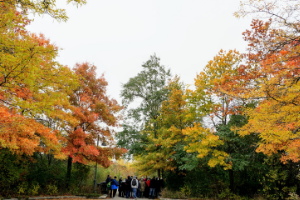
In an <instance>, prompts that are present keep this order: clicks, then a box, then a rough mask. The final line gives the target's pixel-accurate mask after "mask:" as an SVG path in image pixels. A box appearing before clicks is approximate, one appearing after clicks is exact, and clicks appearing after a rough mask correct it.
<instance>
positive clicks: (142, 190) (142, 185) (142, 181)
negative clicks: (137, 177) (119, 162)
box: [141, 179, 146, 198]
mask: <svg viewBox="0 0 300 200" xmlns="http://www.w3.org/2000/svg"><path fill="white" fill-rule="evenodd" d="M145 188H146V182H145V179H142V180H141V198H143V197H144V192H145Z"/></svg>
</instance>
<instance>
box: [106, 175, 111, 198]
mask: <svg viewBox="0 0 300 200" xmlns="http://www.w3.org/2000/svg"><path fill="white" fill-rule="evenodd" d="M109 182H111V179H110V175H107V178H106V181H105V183H106V186H107V187H106V193H107V194H109V191H110V187H108V183H109Z"/></svg>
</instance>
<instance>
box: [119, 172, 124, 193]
mask: <svg viewBox="0 0 300 200" xmlns="http://www.w3.org/2000/svg"><path fill="white" fill-rule="evenodd" d="M122 192H123V187H122V176H121V177H120V179H119V197H122Z"/></svg>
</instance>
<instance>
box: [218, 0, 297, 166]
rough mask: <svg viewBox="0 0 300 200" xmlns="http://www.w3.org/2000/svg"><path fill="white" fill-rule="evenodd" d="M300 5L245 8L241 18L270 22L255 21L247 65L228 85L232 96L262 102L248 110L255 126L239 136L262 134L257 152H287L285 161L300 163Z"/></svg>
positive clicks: (252, 3)
mask: <svg viewBox="0 0 300 200" xmlns="http://www.w3.org/2000/svg"><path fill="white" fill-rule="evenodd" d="M299 6H300V5H299V2H297V1H292V0H290V1H268V2H267V1H258V0H254V1H252V0H251V1H245V2H242V3H241V9H240V11H239V12H237V13H236V15H237V16H244V15H247V14H256V16H258V17H269V18H270V19H269V20H267V21H262V20H253V21H252V24H251V26H252V30H247V31H246V32H245V33H244V38H245V40H246V41H248V42H249V44H248V46H249V48H248V50H249V52H248V53H247V54H244V59H245V64H244V65H240V66H239V67H238V69H237V74H236V76H235V77H233V78H232V79H231V80H230V81H228V82H227V83H226V84H224V86H225V87H224V91H226V93H227V94H229V95H231V96H235V97H239V98H241V99H255V100H258V101H259V105H258V106H257V107H256V108H254V109H246V110H245V114H246V115H247V116H248V117H249V123H248V124H247V125H245V126H244V127H243V128H241V129H239V130H240V132H239V134H241V135H248V134H250V133H257V134H258V135H259V136H260V138H261V139H262V140H261V142H260V144H259V147H258V149H257V151H259V152H263V153H265V154H268V155H271V154H273V153H278V152H282V156H281V160H282V162H286V161H287V160H291V161H293V162H298V161H299V160H300V154H299V150H300V123H299V121H300V120H299V119H300V118H299V115H298V111H299V109H300V107H299V105H300V95H299V94H300V82H299V80H300V77H299V74H300V71H299V70H300V69H299V64H300V59H299V53H300V45H299V44H300V38H299V15H298V12H299V8H300V7H299Z"/></svg>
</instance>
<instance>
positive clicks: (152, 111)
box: [117, 55, 171, 154]
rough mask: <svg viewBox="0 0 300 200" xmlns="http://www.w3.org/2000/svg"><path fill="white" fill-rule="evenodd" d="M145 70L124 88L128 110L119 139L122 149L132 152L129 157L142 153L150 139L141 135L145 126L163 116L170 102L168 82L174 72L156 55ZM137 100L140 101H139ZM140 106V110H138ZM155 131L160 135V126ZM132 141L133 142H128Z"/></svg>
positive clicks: (143, 66)
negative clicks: (163, 103)
mask: <svg viewBox="0 0 300 200" xmlns="http://www.w3.org/2000/svg"><path fill="white" fill-rule="evenodd" d="M142 68H143V70H142V71H141V72H140V73H138V74H137V75H136V76H135V77H133V78H130V80H129V81H128V82H127V83H125V84H123V86H122V91H121V97H122V104H123V106H124V107H125V108H126V114H125V119H124V123H123V125H122V126H123V131H122V132H119V133H118V135H117V138H118V145H119V146H121V147H124V148H126V149H128V150H129V154H135V153H141V152H142V150H143V149H144V146H143V145H145V144H146V141H145V140H146V137H145V135H143V134H140V133H141V132H140V131H141V130H142V129H143V128H144V126H145V125H146V124H147V123H148V122H149V121H150V120H155V119H157V117H158V116H159V109H160V106H161V103H162V102H163V101H164V100H165V99H166V98H167V94H168V90H167V88H166V85H167V81H168V79H169V78H170V77H171V73H170V70H167V69H165V67H164V66H163V65H161V64H160V58H158V57H157V56H156V55H153V56H151V57H150V59H149V60H148V61H147V62H145V63H144V64H143V65H142ZM135 100H137V101H135ZM134 102H137V103H136V105H138V106H137V107H134V105H133V104H135V103H134ZM151 129H153V130H154V134H155V135H156V134H157V131H156V130H157V125H156V124H155V125H154V127H152V128H151ZM128 138H130V139H129V140H128Z"/></svg>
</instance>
